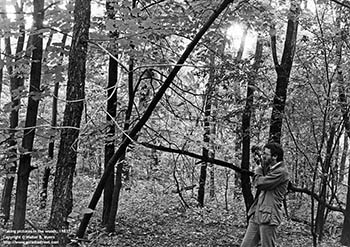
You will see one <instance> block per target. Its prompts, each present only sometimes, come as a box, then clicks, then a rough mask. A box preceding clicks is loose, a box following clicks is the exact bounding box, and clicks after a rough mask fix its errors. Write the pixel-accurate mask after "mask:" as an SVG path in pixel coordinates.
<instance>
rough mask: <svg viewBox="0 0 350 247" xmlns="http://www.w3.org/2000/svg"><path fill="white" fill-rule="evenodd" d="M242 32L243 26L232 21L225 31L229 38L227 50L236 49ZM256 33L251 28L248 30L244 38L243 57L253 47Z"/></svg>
mask: <svg viewBox="0 0 350 247" xmlns="http://www.w3.org/2000/svg"><path fill="white" fill-rule="evenodd" d="M243 33H244V26H243V25H242V24H240V23H233V24H232V25H231V26H230V27H229V28H228V29H227V31H226V37H227V39H228V40H229V47H227V48H228V49H229V50H233V51H237V50H238V49H239V47H240V45H241V41H242V37H243ZM256 39H257V35H256V33H255V32H254V31H253V30H248V32H247V36H246V38H245V46H244V53H243V57H244V56H247V54H248V53H250V52H251V51H253V50H254V49H255V45H256Z"/></svg>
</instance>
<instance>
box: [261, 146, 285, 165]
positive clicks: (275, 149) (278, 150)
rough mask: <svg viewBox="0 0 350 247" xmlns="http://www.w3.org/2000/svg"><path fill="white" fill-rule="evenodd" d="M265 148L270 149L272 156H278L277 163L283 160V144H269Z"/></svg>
mask: <svg viewBox="0 0 350 247" xmlns="http://www.w3.org/2000/svg"><path fill="white" fill-rule="evenodd" d="M264 148H267V149H270V151H271V156H277V159H276V161H277V162H280V161H282V160H283V148H282V146H281V144H279V143H277V142H269V143H267V144H266V145H265V147H264Z"/></svg>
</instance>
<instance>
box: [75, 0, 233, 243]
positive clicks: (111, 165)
mask: <svg viewBox="0 0 350 247" xmlns="http://www.w3.org/2000/svg"><path fill="white" fill-rule="evenodd" d="M231 2H232V0H224V1H223V2H222V3H221V4H220V6H219V7H218V8H217V9H216V10H215V11H214V13H213V14H212V15H211V16H210V18H209V20H208V21H207V22H206V23H205V24H204V26H203V27H202V28H201V29H200V30H199V32H198V33H197V34H196V36H195V37H194V39H193V40H192V41H191V42H190V43H189V45H188V46H187V48H186V50H185V51H184V53H183V54H182V55H181V57H180V59H179V60H178V62H177V65H178V66H175V67H174V68H173V69H172V71H171V72H170V74H169V75H168V77H167V78H166V80H165V81H164V83H163V85H162V86H161V87H160V88H159V90H158V92H157V93H156V95H155V96H154V98H153V99H152V101H151V102H150V104H149V106H148V107H147V109H146V111H145V113H144V114H143V115H142V117H141V118H140V120H139V121H138V122H137V123H136V124H135V126H134V127H133V128H132V129H131V130H130V132H129V137H130V138H135V137H136V135H137V134H138V132H139V131H140V130H141V129H142V128H143V126H144V125H145V124H146V122H147V121H148V119H149V118H150V116H151V115H152V112H153V110H154V108H155V107H156V106H157V104H158V102H159V101H160V100H161V98H162V96H163V95H164V93H165V91H166V90H167V89H168V88H169V86H170V85H171V83H172V82H173V80H174V79H175V77H176V75H177V73H178V72H179V70H180V68H181V66H180V65H181V64H183V63H184V62H185V61H186V60H187V58H188V56H189V55H190V54H191V52H192V51H193V49H194V48H195V46H196V45H197V43H198V42H199V40H200V39H201V38H202V36H203V35H204V34H205V32H206V31H207V30H208V28H209V27H210V26H211V24H212V23H213V22H214V21H215V20H216V18H217V17H218V16H219V15H220V14H221V12H222V11H224V10H225V9H226V7H227V6H228V5H229V4H230V3H231ZM130 143H131V140H130V139H129V138H126V139H124V140H123V141H122V143H121V144H120V146H119V148H118V150H117V151H116V152H115V153H114V155H113V156H112V157H111V159H110V160H109V162H108V165H107V168H106V170H105V171H104V173H103V175H102V178H101V179H100V181H99V183H98V185H97V187H96V190H95V192H94V194H93V196H92V199H91V201H90V203H89V205H88V207H89V208H90V209H92V210H94V209H95V207H96V205H97V202H98V201H99V199H100V196H101V194H102V190H103V188H104V186H105V184H106V180H107V178H108V176H109V173H110V172H112V170H113V168H114V165H115V164H116V163H117V161H118V160H119V159H120V157H121V156H122V155H123V153H124V152H125V150H126V148H127V147H128V146H129V144H130ZM91 216H92V213H86V214H84V217H83V219H82V221H81V223H80V226H79V229H78V231H77V234H76V235H77V237H79V238H81V237H83V236H84V234H85V230H86V228H87V225H88V223H89V221H90V218H91Z"/></svg>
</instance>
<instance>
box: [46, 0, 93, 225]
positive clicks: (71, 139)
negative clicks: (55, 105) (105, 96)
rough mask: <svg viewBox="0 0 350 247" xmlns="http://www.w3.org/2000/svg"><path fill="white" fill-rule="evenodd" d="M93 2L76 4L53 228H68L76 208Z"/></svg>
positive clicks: (56, 175)
mask: <svg viewBox="0 0 350 247" xmlns="http://www.w3.org/2000/svg"><path fill="white" fill-rule="evenodd" d="M90 2H91V1H90V0H76V1H75V6H74V27H73V38H72V45H71V49H70V52H69V63H68V83H67V93H66V99H67V103H66V108H65V111H64V117H63V126H64V127H65V128H64V129H63V130H62V132H61V140H60V146H59V151H58V158H57V164H56V172H55V180H54V189H53V199H52V208H51V215H50V220H49V224H48V225H49V227H50V228H55V229H60V228H66V227H68V222H67V218H68V215H69V214H70V213H71V211H72V207H73V194H72V186H73V175H74V171H75V167H76V161H77V150H76V149H77V140H78V137H79V128H80V121H81V116H82V112H83V107H84V97H85V92H84V88H85V72H86V68H85V64H86V55H87V48H88V40H89V27H90V14H91V11H90V10H91V6H90Z"/></svg>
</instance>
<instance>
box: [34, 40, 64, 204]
mask: <svg viewBox="0 0 350 247" xmlns="http://www.w3.org/2000/svg"><path fill="white" fill-rule="evenodd" d="M66 40H67V34H64V35H63V37H62V46H61V49H62V51H61V53H60V57H61V58H60V62H59V64H58V66H62V61H63V58H64V52H63V51H64V47H65V45H66ZM59 87H60V82H59V81H58V80H56V82H55V85H54V89H53V96H52V112H51V127H53V128H54V127H56V126H57V103H58V101H57V99H58V91H59ZM53 131H54V129H53ZM54 149H55V134H52V135H51V136H50V142H49V148H48V156H49V159H50V160H53V157H54ZM50 174H51V168H50V167H49V166H45V168H44V174H43V180H42V184H41V192H40V208H41V209H44V208H45V207H46V201H47V188H48V184H49V178H50Z"/></svg>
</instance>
